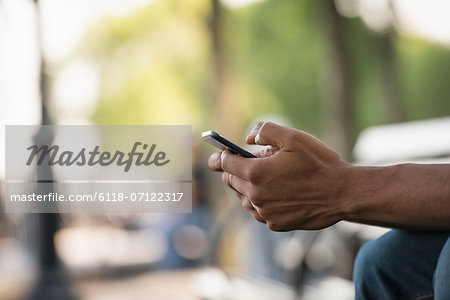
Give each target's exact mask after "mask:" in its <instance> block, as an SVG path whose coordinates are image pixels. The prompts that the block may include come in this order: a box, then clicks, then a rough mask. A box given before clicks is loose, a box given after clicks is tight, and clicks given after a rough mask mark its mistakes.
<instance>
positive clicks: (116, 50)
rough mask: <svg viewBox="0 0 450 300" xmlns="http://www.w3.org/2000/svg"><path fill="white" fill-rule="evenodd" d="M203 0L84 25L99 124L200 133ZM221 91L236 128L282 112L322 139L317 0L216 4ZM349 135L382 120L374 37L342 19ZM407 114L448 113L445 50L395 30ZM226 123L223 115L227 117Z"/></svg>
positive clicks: (209, 84)
mask: <svg viewBox="0 0 450 300" xmlns="http://www.w3.org/2000/svg"><path fill="white" fill-rule="evenodd" d="M211 7H212V6H211V3H210V1H208V0H197V1H195V0H191V1H180V0H178V1H177V0H164V1H157V2H155V4H153V5H151V6H149V7H148V8H145V9H142V10H140V11H138V12H136V13H134V14H132V15H130V16H127V17H124V18H110V17H109V18H105V19H103V20H101V21H100V22H98V24H95V25H94V26H92V28H91V29H90V30H89V32H88V34H87V35H86V38H85V40H84V42H83V43H82V45H81V46H80V50H81V52H82V53H83V54H84V55H85V56H88V57H90V58H91V59H92V60H95V61H97V62H98V63H99V64H100V65H101V69H102V87H101V95H100V102H99V105H98V108H97V110H96V112H95V113H94V115H93V116H92V118H93V121H94V122H95V123H100V124H107V123H113V124H193V126H194V130H201V129H203V128H205V127H208V125H209V124H212V121H213V119H214V118H217V115H218V114H219V113H220V112H219V111H217V110H215V109H214V108H215V106H214V105H215V104H214V103H213V101H212V100H213V99H212V95H213V74H214V72H213V64H212V44H211V30H210V27H209V26H210V23H209V21H210V18H211ZM221 13H222V16H221V22H222V23H221V28H220V32H221V35H222V36H221V38H222V41H223V49H222V50H223V53H224V56H225V65H226V77H227V85H226V88H227V89H229V90H231V91H232V93H231V94H232V95H233V98H232V99H229V101H230V104H232V107H233V108H234V109H235V110H236V111H235V114H234V115H233V118H236V119H237V118H240V120H243V121H242V122H240V124H242V125H249V122H250V121H251V120H254V119H255V118H256V117H258V116H260V115H262V114H280V115H283V116H284V117H286V118H288V119H289V120H290V121H291V122H292V124H293V125H294V126H296V127H298V128H301V129H303V130H307V131H309V132H312V133H313V134H315V135H319V136H320V128H321V121H322V119H321V118H322V116H321V114H320V103H321V97H322V96H323V94H324V93H323V88H324V87H323V85H322V82H321V78H323V75H324V74H323V72H324V71H323V70H324V64H325V63H326V62H327V59H326V57H325V56H326V55H327V51H326V45H327V44H326V42H327V41H326V40H325V34H324V26H325V25H324V18H323V15H322V11H321V3H320V1H314V0H308V1H297V0H284V1H273V0H272V1H264V2H262V3H258V4H252V5H249V6H247V7H244V8H241V9H237V10H235V9H233V10H231V9H225V8H223V7H222V9H221ZM348 23H349V24H348V25H349V31H348V42H349V45H348V46H349V51H350V57H351V65H352V69H351V71H352V72H351V78H350V79H351V83H352V87H353V90H352V98H353V103H354V116H355V129H356V130H355V131H356V132H359V131H360V130H362V129H363V128H365V127H367V126H371V125H377V124H382V123H385V122H386V111H387V110H388V109H389V104H387V103H386V101H385V100H384V98H383V97H385V96H384V93H383V83H382V77H381V76H383V75H382V69H381V68H382V65H381V61H380V60H381V56H380V53H379V45H378V42H379V36H378V35H377V34H376V33H374V32H372V31H370V30H369V29H368V28H367V27H366V26H365V25H364V24H363V22H362V21H361V20H360V19H358V18H356V19H351V20H348ZM394 36H395V40H394V46H395V53H396V57H397V58H398V64H397V67H398V68H399V69H398V74H399V82H400V83H401V85H400V91H401V95H402V100H403V103H402V104H403V106H404V108H405V111H406V113H407V114H406V120H413V119H420V118H432V117H437V116H443V115H448V114H449V113H450V101H449V100H448V97H449V95H450V85H449V84H448V78H450V55H449V50H448V49H446V48H443V47H441V46H437V45H434V44H430V43H428V42H425V41H423V40H418V39H414V38H411V37H405V36H401V35H398V34H396V35H394ZM231 121H232V120H230V122H231Z"/></svg>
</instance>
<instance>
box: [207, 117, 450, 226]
mask: <svg viewBox="0 0 450 300" xmlns="http://www.w3.org/2000/svg"><path fill="white" fill-rule="evenodd" d="M247 143H249V144H258V145H269V146H271V147H270V149H266V150H264V151H262V152H260V153H257V154H256V155H257V157H258V158H252V159H249V158H244V157H241V156H238V155H234V154H232V153H231V152H230V151H228V150H226V151H224V152H221V153H214V154H213V155H211V157H210V158H209V162H208V164H209V167H210V168H211V169H212V170H215V171H221V172H223V173H222V179H223V181H224V182H225V184H227V185H228V186H229V187H231V188H232V189H234V190H235V191H236V192H237V195H238V197H239V199H241V201H242V206H243V207H244V208H245V209H246V210H247V211H249V212H250V213H251V214H252V216H253V217H254V218H255V219H256V220H258V221H260V222H265V223H267V226H268V227H269V229H271V230H274V231H288V230H295V229H307V230H313V229H322V228H325V227H328V226H331V225H333V224H335V223H337V222H339V221H341V220H347V221H353V222H358V223H364V224H372V225H379V226H387V227H394V228H402V229H410V230H430V231H431V230H450V165H449V164H399V165H394V166H386V167H364V166H354V165H352V164H349V163H347V162H345V161H343V160H342V159H341V158H340V157H339V155H337V153H336V152H334V151H333V150H331V149H329V148H328V147H326V146H325V145H324V144H322V143H321V142H320V141H319V140H317V139H315V138H314V137H312V136H311V135H309V134H307V133H305V132H303V131H300V130H297V129H292V128H287V127H283V126H280V125H277V124H274V123H269V122H266V123H259V124H257V125H256V126H255V127H254V128H253V130H252V132H251V134H250V135H249V136H248V137H247Z"/></svg>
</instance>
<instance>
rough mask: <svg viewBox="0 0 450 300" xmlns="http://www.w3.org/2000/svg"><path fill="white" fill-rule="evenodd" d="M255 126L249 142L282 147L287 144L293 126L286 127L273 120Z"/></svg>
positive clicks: (248, 138)
mask: <svg viewBox="0 0 450 300" xmlns="http://www.w3.org/2000/svg"><path fill="white" fill-rule="evenodd" d="M259 124H260V123H258V124H257V125H256V126H255V128H256V129H255V130H252V132H251V133H250V135H249V136H248V137H247V139H246V141H247V143H248V144H256V145H265V146H266V145H271V146H275V147H278V148H280V149H282V148H283V146H285V145H286V143H287V142H288V140H289V133H290V130H292V129H291V128H288V127H284V126H281V125H278V124H275V123H272V122H264V123H262V124H261V126H259Z"/></svg>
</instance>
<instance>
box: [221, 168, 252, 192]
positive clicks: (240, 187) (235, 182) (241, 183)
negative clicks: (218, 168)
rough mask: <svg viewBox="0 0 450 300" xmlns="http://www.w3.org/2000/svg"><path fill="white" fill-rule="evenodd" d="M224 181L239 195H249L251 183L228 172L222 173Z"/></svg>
mask: <svg viewBox="0 0 450 300" xmlns="http://www.w3.org/2000/svg"><path fill="white" fill-rule="evenodd" d="M222 180H223V182H225V184H226V185H228V186H229V187H231V188H232V189H234V190H236V191H237V192H238V193H240V194H242V195H245V196H246V195H247V194H248V191H249V187H250V182H248V181H246V180H243V179H242V178H240V177H238V176H235V175H233V174H230V173H227V172H223V173H222Z"/></svg>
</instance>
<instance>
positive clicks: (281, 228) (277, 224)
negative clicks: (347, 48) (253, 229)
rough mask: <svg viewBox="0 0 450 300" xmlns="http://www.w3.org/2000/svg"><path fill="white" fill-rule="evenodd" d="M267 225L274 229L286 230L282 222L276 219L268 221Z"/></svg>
mask: <svg viewBox="0 0 450 300" xmlns="http://www.w3.org/2000/svg"><path fill="white" fill-rule="evenodd" d="M267 227H268V228H269V229H270V230H272V231H278V232H281V231H286V228H285V227H284V226H283V225H282V224H280V223H277V222H274V221H270V222H267Z"/></svg>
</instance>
